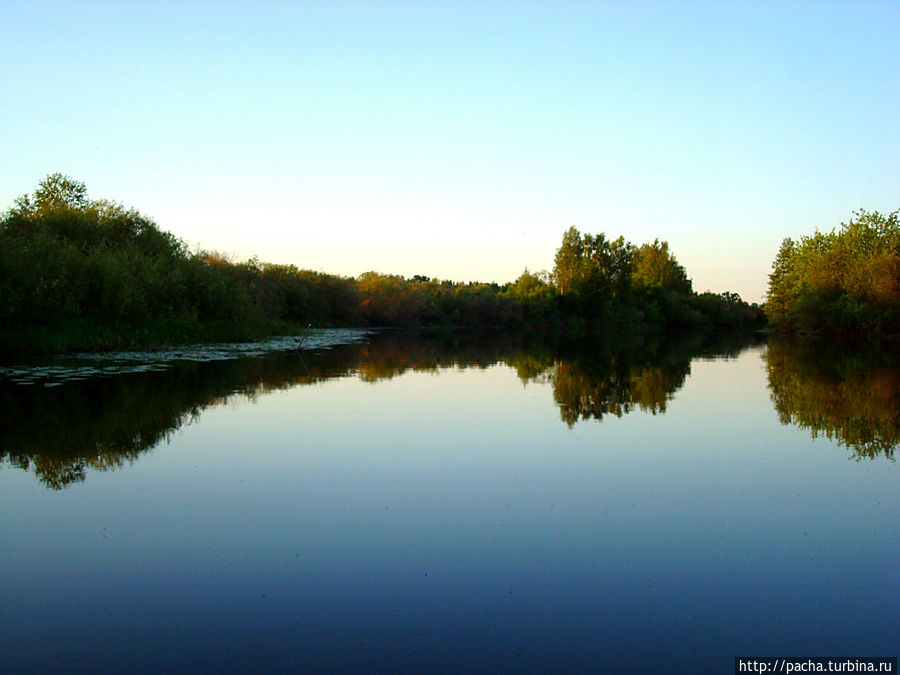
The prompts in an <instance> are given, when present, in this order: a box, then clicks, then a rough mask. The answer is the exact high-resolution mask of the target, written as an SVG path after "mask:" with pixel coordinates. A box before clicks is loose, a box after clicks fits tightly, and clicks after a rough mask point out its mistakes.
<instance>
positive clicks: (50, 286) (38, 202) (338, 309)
mask: <svg viewBox="0 0 900 675" xmlns="http://www.w3.org/2000/svg"><path fill="white" fill-rule="evenodd" d="M555 262H556V264H555V267H554V270H553V272H552V273H546V272H542V273H537V274H535V273H531V272H529V271H527V270H526V271H525V272H524V273H523V274H522V275H521V276H520V277H519V278H518V279H517V280H516V281H515V282H511V283H506V284H502V285H500V284H496V283H489V284H488V283H458V282H453V281H442V280H437V279H430V278H428V277H425V276H418V275H417V276H415V277H412V278H404V277H402V276H397V275H389V274H379V273H375V272H367V273H365V274H362V275H361V276H359V277H357V278H349V277H341V276H336V275H332V274H325V273H322V272H314V271H310V270H301V269H297V268H296V267H294V266H293V265H276V264H271V263H264V262H260V261H258V260H257V259H255V258H254V259H251V260H249V261H246V262H233V261H231V260H229V259H228V258H227V257H225V256H223V255H221V254H218V253H215V252H208V251H197V252H191V251H190V250H188V247H187V246H186V245H185V244H184V243H183V242H181V241H180V240H178V239H177V238H176V237H175V236H173V235H172V234H171V233H169V232H165V231H163V230H161V229H160V228H159V227H158V226H157V225H156V224H155V223H154V222H153V221H152V220H151V219H150V218H148V217H146V216H144V215H142V214H140V213H139V212H137V211H136V210H134V209H130V208H126V207H123V206H121V205H120V204H116V203H113V202H109V201H105V200H90V199H88V196H87V190H86V188H85V185H84V183H81V182H79V181H75V180H73V179H71V178H69V177H67V176H63V175H61V174H58V173H57V174H52V175H50V176H48V177H47V178H46V179H44V180H43V181H42V182H41V183H40V185H39V186H38V188H37V189H36V190H35V192H34V194H33V195H24V196H22V197H20V198H18V199H17V200H16V202H15V205H14V206H13V208H11V209H10V210H9V211H7V212H6V213H4V214H3V216H2V217H0V347H2V348H3V349H4V350H5V351H10V350H19V351H60V350H68V349H76V348H85V347H91V348H103V347H123V346H134V345H152V344H159V343H165V342H184V341H190V340H198V339H210V340H216V339H245V338H252V337H259V336H262V335H265V334H271V333H273V332H280V331H292V330H297V328H298V327H303V326H307V325H309V324H312V325H315V326H398V327H417V326H448V327H449V326H459V327H473V328H488V327H490V328H507V329H524V328H535V329H540V330H553V331H563V332H572V331H574V332H590V331H595V330H605V331H610V330H615V331H621V330H631V331H634V330H636V331H638V332H643V331H659V330H667V329H672V328H693V327H707V328H745V327H753V326H757V325H759V324H760V323H761V322H763V321H764V315H763V312H762V310H761V308H759V307H757V306H756V305H752V306H751V305H748V304H747V303H746V302H744V301H742V300H741V299H740V298H739V297H738V296H737V295H736V294H733V293H722V294H714V293H702V294H697V293H694V292H693V290H692V288H691V282H690V280H689V279H688V278H687V275H686V274H685V271H684V269H683V268H682V267H681V266H680V265H679V264H678V262H677V261H676V260H675V258H674V256H673V255H672V254H671V253H670V252H669V249H668V245H667V244H666V243H665V242H659V241H654V242H653V243H651V244H644V245H643V246H634V245H632V244H630V243H628V242H625V241H624V240H623V239H622V238H621V237H619V238H618V239H616V240H608V239H607V238H606V237H605V235H603V234H599V235H583V236H582V235H581V234H580V233H579V232H578V230H576V229H575V228H574V227H573V228H570V229H569V230H568V231H567V232H566V233H565V235H564V237H563V241H562V245H561V247H560V249H559V250H558V251H557V254H556V261H555Z"/></svg>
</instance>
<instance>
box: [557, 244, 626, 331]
mask: <svg viewBox="0 0 900 675" xmlns="http://www.w3.org/2000/svg"><path fill="white" fill-rule="evenodd" d="M633 252H634V246H632V245H631V244H630V243H628V242H626V241H625V239H624V238H623V237H619V238H618V239H614V240H609V239H607V238H606V235H605V234H603V233H600V234H596V235H590V234H585V235H583V236H582V235H581V233H580V232H579V231H578V230H577V229H576V228H575V226H572V227H570V228H569V229H568V230H567V231H566V233H565V234H564V235H563V240H562V245H561V246H560V247H559V249H558V250H557V252H556V258H555V266H554V268H553V279H554V281H555V282H556V286H557V288H558V289H559V292H560V293H561V294H562V295H563V296H572V297H574V298H576V299H577V303H576V304H578V305H580V311H581V312H582V313H583V314H586V315H588V316H592V315H593V316H597V317H599V316H600V315H602V314H603V313H605V312H606V311H608V310H609V308H610V305H611V303H612V302H613V301H616V300H621V299H622V298H623V296H625V295H627V294H628V293H629V291H630V286H631V259H632V255H633Z"/></svg>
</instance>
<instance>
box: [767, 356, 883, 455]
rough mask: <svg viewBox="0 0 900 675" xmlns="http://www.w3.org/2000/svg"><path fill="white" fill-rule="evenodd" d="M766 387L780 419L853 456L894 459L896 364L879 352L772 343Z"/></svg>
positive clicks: (768, 358)
mask: <svg viewBox="0 0 900 675" xmlns="http://www.w3.org/2000/svg"><path fill="white" fill-rule="evenodd" d="M766 367H767V369H768V375H769V387H770V389H771V390H772V393H771V398H772V401H773V402H774V404H775V410H776V411H777V412H778V416H779V418H780V420H781V422H782V423H783V424H793V425H796V426H799V427H801V428H804V429H809V430H810V432H811V433H812V436H813V438H817V437H819V436H820V435H824V436H826V437H827V438H829V439H832V440H834V441H836V442H837V443H839V444H841V445H844V446H846V447H847V448H849V449H850V450H852V452H853V454H852V457H853V459H856V460H860V459H863V458H865V459H875V458H877V457H881V456H883V457H887V458H889V459H894V451H895V449H896V447H897V444H898V442H900V363H898V360H897V358H896V357H892V356H890V355H889V354H888V353H885V352H883V351H882V352H877V353H876V352H868V351H864V350H859V349H854V350H841V349H838V348H835V347H832V348H825V347H823V345H821V344H811V343H794V344H792V343H786V342H772V343H771V344H770V345H769V348H768V350H767V351H766Z"/></svg>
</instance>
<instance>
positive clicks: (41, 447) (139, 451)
mask: <svg viewBox="0 0 900 675" xmlns="http://www.w3.org/2000/svg"><path fill="white" fill-rule="evenodd" d="M759 343H760V340H759V339H756V340H752V339H751V340H748V339H747V337H746V336H738V335H734V336H731V335H729V336H717V337H716V338H715V339H710V337H709V336H706V337H704V336H699V335H696V334H690V335H684V336H680V337H678V338H675V339H669V340H666V341H661V342H655V343H626V342H622V341H619V342H616V341H612V340H607V341H604V340H592V341H589V342H584V341H583V342H568V343H560V342H550V341H547V340H546V339H545V338H534V339H529V338H528V337H525V336H522V335H514V334H506V333H482V332H472V331H441V330H436V331H382V332H378V333H374V334H370V335H368V336H367V337H366V338H365V339H364V340H360V341H357V342H352V343H347V344H337V345H334V346H332V347H331V348H328V349H324V348H321V349H310V350H303V351H298V350H286V351H269V352H267V353H258V354H255V355H252V356H246V355H240V357H239V358H230V359H219V360H199V361H190V360H173V361H171V362H170V363H168V364H167V365H166V367H165V368H164V369H162V370H158V371H154V370H153V369H146V370H142V369H140V368H138V369H135V370H134V371H133V372H125V373H122V374H119V375H115V376H107V377H88V378H85V379H81V380H75V381H68V382H65V383H62V384H61V385H60V386H53V387H41V386H33V385H32V386H23V385H20V384H15V383H13V382H11V381H9V379H4V380H0V409H3V410H4V413H5V414H4V416H3V418H2V420H0V463H3V464H7V465H9V466H12V467H16V468H18V469H22V470H25V471H30V472H33V473H34V474H35V476H36V477H37V479H38V480H39V481H40V482H41V483H42V484H43V485H45V486H46V487H48V488H50V489H54V490H60V489H64V488H66V487H68V486H70V485H73V484H76V483H79V482H82V481H84V480H85V479H86V478H87V476H88V475H89V473H90V472H91V471H107V470H112V469H117V468H119V467H122V466H124V465H125V464H126V463H131V462H134V461H136V460H137V459H139V458H140V457H141V456H142V455H143V454H144V453H147V452H149V451H151V450H152V449H153V448H154V447H156V446H157V445H159V444H160V443H162V442H163V441H168V440H169V439H170V438H171V437H172V434H174V433H175V432H176V431H177V430H178V429H180V428H182V427H183V426H185V425H187V424H191V423H192V422H195V421H196V420H197V419H198V418H199V417H200V416H201V414H202V413H203V411H204V410H207V409H210V408H214V407H217V406H220V405H222V404H224V403H226V402H227V401H229V400H230V399H232V398H233V397H241V398H245V399H248V400H255V399H256V398H258V397H260V396H263V395H265V394H267V393H269V392H273V391H280V390H285V389H290V388H293V387H298V386H307V385H311V384H316V383H320V382H324V381H328V380H331V379H334V378H341V377H354V376H355V377H358V378H359V379H360V380H362V381H364V382H369V383H377V382H380V381H384V380H389V379H391V378H394V377H398V376H401V375H402V374H404V373H407V372H434V373H436V372H439V371H440V370H441V369H446V368H487V367H491V366H494V365H497V364H503V365H506V366H508V367H510V368H511V369H513V370H514V371H515V373H516V375H517V377H518V378H519V379H520V380H521V381H522V382H523V383H524V384H528V383H532V382H534V383H540V384H542V385H549V386H550V387H551V388H552V391H553V399H554V402H555V404H556V405H557V406H558V409H559V414H560V419H561V421H562V422H563V423H565V424H566V425H567V426H569V427H570V428H571V427H573V426H574V425H576V424H578V423H579V422H585V421H602V420H603V419H604V418H606V417H608V416H610V415H612V416H615V417H622V416H624V415H627V414H629V413H631V412H633V411H636V410H639V411H643V412H646V413H651V414H654V415H656V414H664V413H665V412H666V410H667V405H668V402H669V401H670V400H671V399H672V397H673V396H674V395H675V393H676V392H677V391H678V390H679V389H681V387H682V386H683V385H684V383H685V381H686V379H687V377H688V375H689V374H690V368H691V362H692V360H693V359H695V358H703V357H708V358H729V357H736V356H737V355H738V354H739V353H740V352H741V351H743V350H744V349H746V348H748V347H750V346H753V345H754V344H759ZM765 359H766V365H767V368H768V371H769V384H770V389H771V391H772V399H773V402H774V404H775V408H776V410H777V411H778V414H779V417H780V419H781V421H782V422H783V423H785V424H795V425H798V426H801V427H804V428H810V429H811V430H812V432H813V435H814V436H816V435H817V434H820V433H821V434H823V435H826V436H828V437H829V438H834V439H836V440H837V441H838V442H840V443H841V444H843V445H846V446H847V447H850V448H851V449H852V450H853V452H854V453H855V456H856V457H857V458H861V457H868V458H875V457H878V456H884V457H888V458H891V459H892V458H893V455H894V448H895V446H896V444H897V442H898V438H900V420H898V418H897V412H896V411H897V410H898V409H900V400H898V395H900V378H898V371H897V369H896V368H890V367H881V368H880V369H877V370H876V371H874V374H873V372H870V371H869V370H866V368H864V367H863V366H861V365H859V364H857V365H856V366H854V367H853V368H850V369H849V370H846V369H845V371H843V374H842V375H841V376H836V375H835V372H836V371H835V368H836V367H837V366H836V365H835V364H836V361H831V362H830V363H831V366H830V367H831V374H830V375H823V374H822V373H821V372H820V371H821V368H819V370H816V368H815V367H814V366H813V365H810V363H809V360H808V359H806V360H804V357H803V355H802V354H800V353H798V352H797V350H796V349H789V348H787V347H785V346H784V345H781V344H779V343H773V344H771V345H770V346H769V348H768V349H767V350H766V353H765ZM375 395H377V392H376V394H375ZM819 401H828V402H829V405H830V407H829V408H828V410H829V411H831V412H822V411H821V410H818V409H817V408H815V406H816V405H817V402H819ZM842 401H843V402H846V405H845V406H844V407H839V406H838V403H839V402H842Z"/></svg>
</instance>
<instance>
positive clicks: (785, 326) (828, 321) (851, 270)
mask: <svg viewBox="0 0 900 675" xmlns="http://www.w3.org/2000/svg"><path fill="white" fill-rule="evenodd" d="M854 215H855V216H856V217H855V218H854V219H852V220H851V221H850V222H849V223H843V224H842V225H841V229H840V231H834V230H832V231H831V232H830V233H827V234H824V233H822V232H818V231H817V232H816V233H815V234H814V235H812V236H809V237H802V238H801V239H800V241H794V240H792V239H785V240H784V242H782V244H781V249H780V250H779V252H778V256H777V258H776V259H775V263H774V264H773V271H772V274H771V275H769V292H768V298H767V300H766V304H765V310H766V314H767V315H768V317H769V320H770V322H771V323H772V326H773V327H774V328H775V329H776V330H779V331H782V332H787V333H799V334H804V335H820V336H828V337H840V338H847V339H857V340H858V339H870V338H873V337H874V338H893V339H896V338H897V337H900V221H898V212H897V211H894V212H893V213H891V214H889V215H887V216H884V215H882V214H880V213H878V212H877V211H876V212H874V213H867V212H866V211H859V212H857V213H855V214H854Z"/></svg>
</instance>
